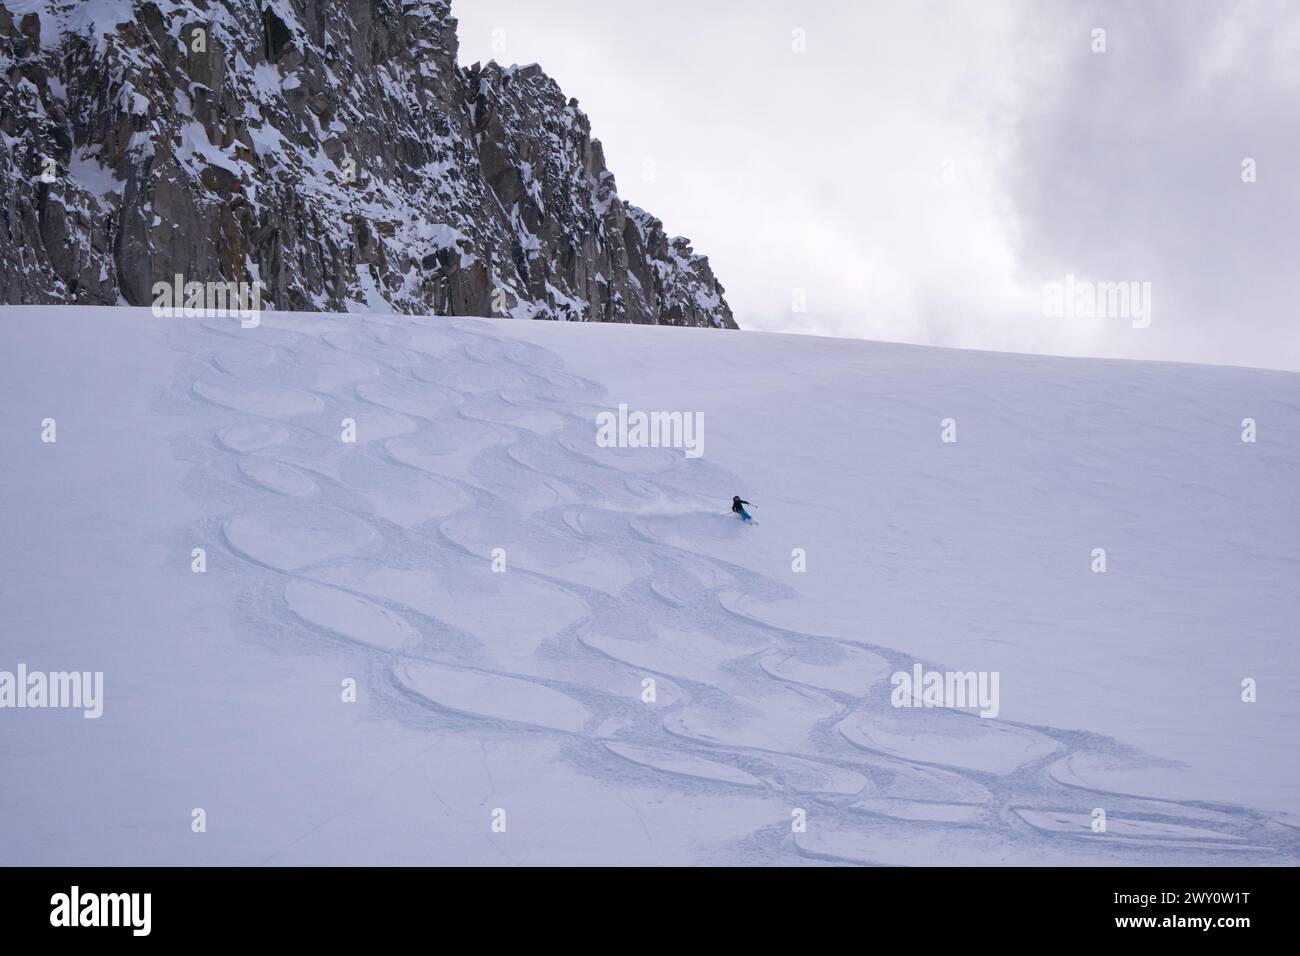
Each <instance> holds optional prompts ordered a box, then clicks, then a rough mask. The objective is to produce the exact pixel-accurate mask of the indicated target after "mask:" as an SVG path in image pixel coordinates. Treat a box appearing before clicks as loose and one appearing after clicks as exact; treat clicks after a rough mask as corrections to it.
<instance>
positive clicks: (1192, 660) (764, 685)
mask: <svg viewBox="0 0 1300 956" xmlns="http://www.w3.org/2000/svg"><path fill="white" fill-rule="evenodd" d="M104 9H109V7H107V6H105V7H104ZM96 16H99V15H98V14H96ZM683 255H686V253H683ZM0 377H2V378H3V381H4V382H5V384H6V387H5V391H4V394H5V401H6V408H5V414H4V416H3V421H4V425H3V439H4V448H5V453H4V461H3V467H0V502H2V504H0V507H3V509H4V518H3V532H4V539H5V547H4V548H3V549H0V561H2V562H3V565H2V567H0V574H2V575H3V581H4V600H3V611H2V612H0V614H2V618H0V635H3V637H2V639H0V671H7V672H13V671H14V670H15V668H16V667H17V666H18V665H20V664H21V665H24V666H25V667H26V668H28V669H29V670H31V671H33V672H35V671H40V672H44V673H53V672H64V671H67V672H71V671H77V672H84V673H102V675H103V685H102V687H103V691H102V697H103V699H102V701H101V702H100V703H101V704H102V714H101V715H100V716H98V717H96V718H95V719H84V718H83V715H82V713H80V712H78V711H76V710H75V709H67V710H62V711H55V710H49V709H39V708H34V707H31V708H18V709H12V710H6V711H5V713H4V715H3V724H2V726H3V732H2V733H0V765H3V767H4V768H5V773H4V778H5V779H4V785H3V786H2V787H0V818H3V819H4V820H5V821H6V826H5V827H4V828H3V830H2V831H0V860H3V861H5V862H6V863H11V864H77V865H106V864H117V865H121V864H177V865H190V864H261V863H269V864H467V863H475V864H820V863H827V862H830V863H836V862H851V863H868V864H902V865H907V864H937V863H957V864H986V865H987V864H995V865H1003V864H1067V865H1073V864H1077V865H1094V864H1120V865H1131V864H1159V865H1182V864H1295V863H1296V862H1298V861H1297V857H1296V850H1295V847H1296V835H1297V834H1296V827H1297V824H1300V816H1298V812H1300V764H1298V762H1297V758H1296V751H1295V741H1296V740H1297V738H1298V737H1300V701H1298V700H1297V697H1296V694H1295V692H1294V689H1295V688H1296V687H1297V686H1300V655H1298V654H1297V653H1296V649H1295V648H1296V639H1297V630H1296V619H1297V615H1296V611H1297V585H1296V582H1297V569H1298V568H1300V535H1297V533H1296V532H1297V523H1296V522H1297V515H1300V482H1297V474H1298V473H1300V377H1297V376H1296V375H1293V374H1288V373H1280V372H1265V371H1256V370H1249V369H1233V368H1217V367H1201V366H1188V365H1173V364H1158V363H1135V362H1111V361H1100V360H1081V359H1055V358H1045V357H1031V356H1012V355H1004V354H995V353H979V352H957V351H949V350H943V349H930V348H919V347H910V346H899V345H883V344H875V343H869V342H859V341H837V340H832V339H814V338H805V337H800V336H782V335H764V334H758V333H750V334H744V335H740V334H736V333H733V332H725V331H720V330H711V329H678V328H658V327H649V326H628V325H592V324H583V325H579V326H574V325H568V324H564V323H524V322H503V321H487V320H480V319H472V318H413V317H409V316H395V315H383V314H368V315H328V314H292V313H267V314H265V315H263V316H262V320H261V323H260V324H259V325H258V326H257V327H256V328H243V327H241V325H240V323H239V321H238V320H237V319H217V318H156V317H154V316H153V315H152V314H151V313H150V311H149V310H147V309H125V308H122V309H94V308H70V307H12V308H6V309H4V310H2V311H0ZM622 404H625V405H627V406H628V408H630V409H633V410H641V411H643V412H646V413H651V412H665V413H672V412H680V413H682V414H683V415H698V416H700V418H699V421H700V422H701V424H702V428H703V434H704V436H706V439H707V440H706V441H705V442H704V443H703V445H702V448H703V449H704V453H703V455H702V456H701V457H698V458H692V457H689V456H687V455H686V454H684V453H683V450H682V449H681V448H676V447H671V443H663V442H659V443H657V444H658V446H657V447H656V443H651V442H639V443H638V442H635V441H632V440H629V441H627V442H624V443H621V444H616V445H613V446H611V447H606V446H604V445H602V444H599V443H598V442H597V441H596V430H597V426H596V422H597V416H599V415H601V414H602V413H605V412H611V411H613V410H615V409H617V408H618V407H619V406H620V405H622ZM1245 419H1251V420H1253V422H1254V423H1256V427H1257V434H1256V435H1255V436H1254V437H1255V439H1256V440H1255V441H1253V442H1248V441H1243V440H1242V433H1243V420H1245ZM733 495H739V496H740V497H741V498H744V499H746V500H749V501H752V502H754V506H753V514H754V516H755V517H756V518H757V519H758V523H756V524H753V525H750V524H745V523H743V522H741V521H739V520H736V518H735V516H734V515H732V514H731V513H730V511H729V509H730V503H731V499H732V496H733ZM931 672H939V673H941V674H942V673H950V672H958V673H962V674H965V673H972V674H978V675H984V676H989V677H990V678H992V677H994V676H995V677H996V683H995V684H992V683H990V685H989V686H988V687H986V690H992V689H994V688H995V689H996V698H997V699H996V702H995V703H996V706H995V707H988V708H985V709H986V710H987V711H989V712H990V713H989V715H988V716H980V711H979V708H978V707H977V706H969V704H970V702H969V701H968V702H967V704H968V706H937V707H935V706H914V705H915V704H916V703H920V697H919V694H920V689H919V688H918V689H917V693H918V697H917V698H916V699H914V700H911V701H909V700H907V699H904V700H902V701H901V702H900V699H899V693H898V690H899V684H898V682H899V680H900V679H902V678H907V679H909V680H910V678H911V675H913V674H921V675H924V674H927V673H931ZM900 675H901V676H900ZM1247 688H1253V691H1252V690H1248V689H1247ZM1247 698H1252V699H1249V700H1248V699H1247ZM902 704H907V705H908V706H903V705H902ZM994 711H995V712H994ZM1098 811H1101V814H1102V815H1101V816H1100V817H1099V815H1098ZM200 817H201V819H202V820H203V821H204V825H203V826H202V827H201V828H198V829H197V830H196V827H195V825H194V823H193V821H195V820H197V819H200ZM1103 818H1104V821H1105V825H1104V827H1103V828H1099V827H1098V825H1097V823H1098V820H1099V819H1103Z"/></svg>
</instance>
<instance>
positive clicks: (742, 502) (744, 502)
mask: <svg viewBox="0 0 1300 956" xmlns="http://www.w3.org/2000/svg"><path fill="white" fill-rule="evenodd" d="M740 503H741V504H742V505H747V504H749V502H748V501H746V500H745V499H744V498H741V499H740Z"/></svg>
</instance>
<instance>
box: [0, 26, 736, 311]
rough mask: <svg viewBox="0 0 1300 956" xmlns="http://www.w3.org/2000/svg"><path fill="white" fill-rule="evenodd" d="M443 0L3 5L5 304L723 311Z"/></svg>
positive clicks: (713, 293) (650, 221)
mask: <svg viewBox="0 0 1300 956" xmlns="http://www.w3.org/2000/svg"><path fill="white" fill-rule="evenodd" d="M455 27H456V21H455V19H454V18H452V16H451V13H450V9H449V4H448V3H447V2H446V0H317V2H311V0H261V2H258V0H223V2H205V0H188V2H181V0H152V2H140V0H134V2H132V0H5V2H4V3H3V4H2V5H0V70H2V73H3V75H0V133H3V145H2V146H0V217H3V218H2V221H0V253H2V254H3V259H2V261H0V301H3V302H7V303H58V302H64V303H79V304H105V303H107V304H113V303H118V302H126V303H130V304H133V305H147V304H149V303H150V302H151V301H152V300H153V295H152V288H153V284H154V283H156V282H171V281H172V280H173V277H174V276H177V275H180V276H182V277H183V280H184V281H187V282H188V281H195V280H197V281H201V282H208V281H217V280H225V281H231V280H233V281H247V282H253V283H257V284H259V285H260V287H261V290H262V303H263V305H267V304H271V305H273V306H274V307H275V308H278V309H295V310H314V309H323V310H331V311H344V310H348V309H353V310H356V309H381V310H388V309H395V310H397V311H401V312H410V313H434V314H448V315H507V316H513V317H518V318H554V319H578V320H588V321H611V322H641V323H664V324H673V325H695V326H716V327H723V328H735V327H736V325H735V322H734V320H733V319H732V315H731V310H730V309H729V308H728V306H727V304H726V301H725V300H724V299H723V291H724V290H723V288H722V286H721V285H720V284H719V283H718V281H717V280H716V279H715V278H714V276H713V272H712V270H711V269H710V268H709V263H708V260H707V259H706V258H705V257H703V256H698V255H695V254H694V253H693V252H692V250H691V248H690V245H689V243H688V242H687V241H686V240H685V239H680V238H677V239H670V238H669V237H668V236H667V235H666V234H665V233H664V231H663V225H662V223H660V222H659V221H658V220H657V219H655V218H653V217H652V216H650V215H649V214H648V213H646V212H645V211H644V210H641V209H638V208H637V207H635V206H632V205H630V204H628V203H626V202H624V201H623V200H620V199H619V198H618V196H617V193H616V190H615V184H614V177H613V175H612V174H611V173H610V172H609V171H608V170H607V169H606V168H605V162H604V156H603V153H602V151H601V148H600V143H599V142H598V141H596V140H593V139H592V138H591V129H590V124H589V123H588V120H587V117H586V116H585V115H584V114H583V113H582V111H581V110H580V109H578V105H577V102H576V101H575V100H566V99H565V97H564V95H563V94H562V93H561V91H560V89H559V87H558V86H557V85H556V84H555V83H554V81H552V80H551V79H549V78H548V77H547V76H546V75H545V74H544V73H543V72H542V71H541V69H540V68H538V67H536V66H530V67H523V68H510V69H503V68H501V67H499V66H498V65H497V64H495V63H489V64H487V65H486V66H483V67H480V66H479V65H477V64H476V65H475V66H473V67H470V68H468V69H465V68H461V67H459V66H458V65H457V62H456V52H457V44H456V32H455Z"/></svg>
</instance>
